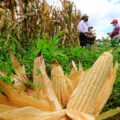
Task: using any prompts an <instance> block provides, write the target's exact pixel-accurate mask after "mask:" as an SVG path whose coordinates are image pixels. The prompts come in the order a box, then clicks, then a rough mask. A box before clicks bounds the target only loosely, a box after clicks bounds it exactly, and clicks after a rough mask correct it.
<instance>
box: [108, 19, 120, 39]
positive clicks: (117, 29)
mask: <svg viewBox="0 0 120 120" xmlns="http://www.w3.org/2000/svg"><path fill="white" fill-rule="evenodd" d="M111 24H112V25H113V26H114V29H113V31H112V32H111V33H108V35H109V36H110V38H111V40H112V39H113V38H115V37H116V36H117V35H119V34H120V26H119V24H118V20H117V19H114V20H113V21H112V22H111Z"/></svg>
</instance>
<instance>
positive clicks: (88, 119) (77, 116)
mask: <svg viewBox="0 0 120 120" xmlns="http://www.w3.org/2000/svg"><path fill="white" fill-rule="evenodd" d="M65 112H66V114H67V115H68V116H69V117H70V118H71V119H72V120H95V117H94V116H93V115H90V114H86V113H83V112H78V111H74V110H66V111H65Z"/></svg>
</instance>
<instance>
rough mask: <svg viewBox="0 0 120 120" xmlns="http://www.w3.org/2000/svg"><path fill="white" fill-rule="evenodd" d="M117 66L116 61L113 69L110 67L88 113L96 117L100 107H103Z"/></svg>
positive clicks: (110, 90)
mask: <svg viewBox="0 0 120 120" xmlns="http://www.w3.org/2000/svg"><path fill="white" fill-rule="evenodd" d="M117 68H118V63H116V65H115V67H114V69H112V71H111V72H110V74H109V75H108V78H107V80H106V82H105V84H104V85H103V87H102V89H101V91H100V92H99V94H98V96H97V98H96V100H95V103H94V104H93V106H92V108H90V110H89V114H92V115H94V116H96V117H97V116H98V115H99V113H100V112H101V110H102V108H103V107H104V105H105V103H106V101H107V100H108V98H109V96H110V94H111V92H112V88H113V84H114V81H115V78H116V71H117Z"/></svg>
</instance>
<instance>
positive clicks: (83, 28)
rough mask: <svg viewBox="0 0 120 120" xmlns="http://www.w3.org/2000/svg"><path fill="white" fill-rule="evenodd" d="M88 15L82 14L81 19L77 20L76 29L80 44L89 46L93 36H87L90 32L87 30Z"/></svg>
mask: <svg viewBox="0 0 120 120" xmlns="http://www.w3.org/2000/svg"><path fill="white" fill-rule="evenodd" d="M87 21H88V15H87V14H83V15H82V18H81V21H80V22H79V24H78V26H77V29H78V31H79V40H80V45H81V46H82V47H83V46H89V47H90V48H91V46H92V44H93V42H92V43H91V42H90V41H94V39H95V38H91V37H90V38H89V36H90V35H92V33H91V32H90V31H88V25H87Z"/></svg>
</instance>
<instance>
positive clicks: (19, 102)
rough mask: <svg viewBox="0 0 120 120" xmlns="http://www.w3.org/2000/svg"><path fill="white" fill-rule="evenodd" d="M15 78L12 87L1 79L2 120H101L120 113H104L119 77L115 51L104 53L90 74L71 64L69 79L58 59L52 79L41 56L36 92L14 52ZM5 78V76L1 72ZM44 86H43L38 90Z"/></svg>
mask: <svg viewBox="0 0 120 120" xmlns="http://www.w3.org/2000/svg"><path fill="white" fill-rule="evenodd" d="M10 56H11V61H12V63H13V66H14V70H15V75H13V76H10V77H11V80H14V81H15V84H14V85H13V86H11V85H7V84H6V83H4V82H3V81H2V80H0V89H1V90H2V91H3V93H4V94H2V93H1V94H0V120H95V119H96V120H101V119H105V118H109V117H111V116H112V115H115V114H118V113H119V112H120V108H117V109H115V110H112V111H109V112H106V113H103V114H101V115H100V112H101V110H102V108H103V107H104V105H105V103H106V101H107V100H108V98H109V96H110V94H111V91H112V88H113V84H114V81H115V78H116V71H117V68H118V63H117V62H116V64H115V67H114V68H113V56H112V52H111V51H109V52H105V53H103V55H101V56H100V57H99V58H98V60H97V61H96V62H95V63H94V65H93V66H92V67H91V68H90V69H89V70H87V71H84V70H83V69H82V67H81V65H80V66H79V70H77V67H76V65H75V63H74V62H73V61H72V65H73V68H72V70H71V74H70V76H65V75H64V72H63V70H62V68H61V66H60V65H59V64H58V62H57V61H56V60H53V61H52V70H51V80H50V78H49V77H48V76H47V74H46V67H45V62H44V59H43V58H42V56H38V57H37V58H36V59H35V60H34V70H33V84H34V85H35V86H36V87H35V88H34V89H32V88H30V86H28V85H26V84H24V83H29V79H28V77H27V75H26V73H25V68H24V66H20V64H19V63H18V61H17V60H16V59H15V57H14V55H13V54H12V53H11V55H10ZM0 74H1V75H2V76H4V77H6V74H5V73H3V72H0ZM39 85H43V86H42V87H37V86H39Z"/></svg>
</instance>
